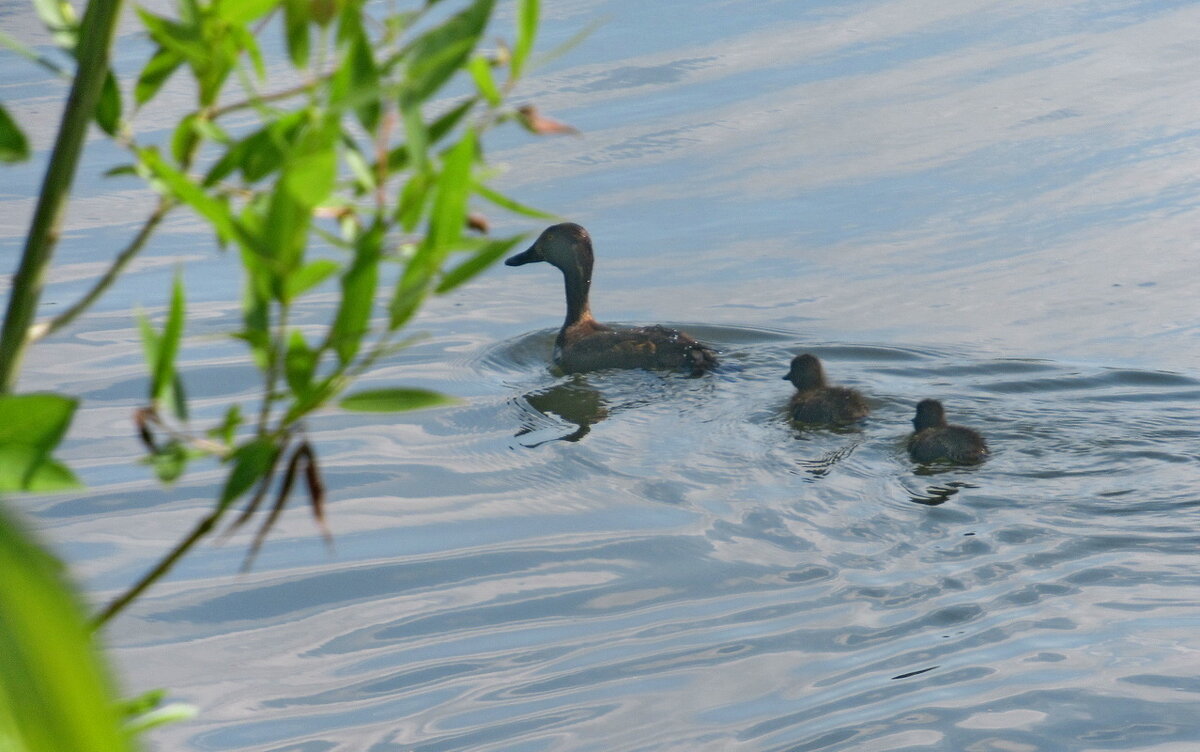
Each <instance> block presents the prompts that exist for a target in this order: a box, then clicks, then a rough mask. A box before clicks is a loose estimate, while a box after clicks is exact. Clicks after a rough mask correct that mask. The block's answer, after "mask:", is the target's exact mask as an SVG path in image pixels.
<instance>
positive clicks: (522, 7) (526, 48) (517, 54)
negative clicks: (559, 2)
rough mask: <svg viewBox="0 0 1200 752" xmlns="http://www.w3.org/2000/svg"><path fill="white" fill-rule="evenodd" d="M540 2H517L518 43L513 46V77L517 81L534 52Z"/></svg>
mask: <svg viewBox="0 0 1200 752" xmlns="http://www.w3.org/2000/svg"><path fill="white" fill-rule="evenodd" d="M539 5H540V3H539V2H538V0H518V2H517V42H516V44H515V45H514V46H513V52H512V63H510V65H511V69H510V70H511V71H512V72H511V77H512V80H514V81H515V80H517V79H518V78H520V77H521V73H522V72H523V71H524V70H525V61H526V60H528V59H529V53H530V52H531V51H532V50H533V41H534V39H535V38H537V28H538V15H539V12H540V8H539Z"/></svg>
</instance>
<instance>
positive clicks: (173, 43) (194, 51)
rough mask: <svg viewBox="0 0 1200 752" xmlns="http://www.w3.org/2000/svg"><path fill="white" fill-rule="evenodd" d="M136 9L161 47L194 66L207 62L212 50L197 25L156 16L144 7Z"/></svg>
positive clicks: (147, 29) (144, 24) (151, 35)
mask: <svg viewBox="0 0 1200 752" xmlns="http://www.w3.org/2000/svg"><path fill="white" fill-rule="evenodd" d="M135 10H137V14H138V17H139V18H141V19H142V25H143V26H145V27H146V31H147V32H148V33H149V34H150V37H151V38H152V39H153V40H154V41H155V42H157V43H158V45H159V47H162V48H164V49H167V50H170V51H172V52H174V53H175V54H177V55H179V56H180V57H181V58H183V59H185V60H187V61H188V62H189V63H191V64H192V66H193V67H196V66H204V65H205V64H206V62H207V61H208V59H209V56H210V55H211V54H212V50H211V49H209V48H208V47H206V46H205V44H204V40H203V39H201V37H200V34H199V30H198V29H197V28H196V27H194V26H191V25H185V24H182V23H179V22H178V21H172V20H171V19H169V18H163V17H162V16H156V15H154V14H153V13H151V12H149V11H147V10H144V9H142V8H136V9H135Z"/></svg>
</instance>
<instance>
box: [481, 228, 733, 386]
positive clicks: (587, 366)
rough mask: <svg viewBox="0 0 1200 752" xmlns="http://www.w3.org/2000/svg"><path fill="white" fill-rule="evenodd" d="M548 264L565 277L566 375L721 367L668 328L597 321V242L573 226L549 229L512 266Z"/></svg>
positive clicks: (562, 360)
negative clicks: (593, 295)
mask: <svg viewBox="0 0 1200 752" xmlns="http://www.w3.org/2000/svg"><path fill="white" fill-rule="evenodd" d="M537 261H545V262H546V263H548V264H550V265H551V266H555V267H558V269H559V270H560V271H561V272H562V274H563V282H564V284H565V286H566V293H567V318H566V320H565V321H564V322H563V325H562V329H560V330H559V332H558V337H557V338H556V339H555V341H554V363H555V365H557V366H558V367H559V368H560V369H561V370H562V371H563V372H564V373H583V372H586V371H596V370H600V369H603V368H644V369H651V370H654V369H670V370H682V371H687V372H689V373H690V374H691V375H692V376H699V375H701V374H703V373H704V372H706V371H710V370H712V369H713V368H715V367H716V365H717V354H716V352H714V351H713V349H712V348H711V347H708V346H707V345H705V344H702V343H700V342H698V341H696V340H695V339H693V338H692V337H690V336H688V335H687V334H684V333H683V332H680V331H676V330H675V329H669V328H667V327H665V326H658V325H655V326H638V327H617V326H609V325H606V324H601V323H600V322H598V321H596V319H595V318H593V317H592V311H591V307H590V305H589V303H588V294H589V293H590V291H591V286H592V264H593V256H592V238H591V236H590V235H588V232H587V230H585V229H583V227H581V226H579V225H577V224H575V223H573V222H563V223H562V224H557V225H553V226H551V227H547V228H546V229H545V230H543V231H542V234H541V235H539V236H538V239H537V240H536V241H534V243H533V245H532V246H530V247H529V248H528V249H526V250H525V251H522V252H521V253H518V254H517V255H515V256H512V257H511V258H508V259H506V260H505V262H504V263H505V265H507V266H522V265H524V264H532V263H534V262H537Z"/></svg>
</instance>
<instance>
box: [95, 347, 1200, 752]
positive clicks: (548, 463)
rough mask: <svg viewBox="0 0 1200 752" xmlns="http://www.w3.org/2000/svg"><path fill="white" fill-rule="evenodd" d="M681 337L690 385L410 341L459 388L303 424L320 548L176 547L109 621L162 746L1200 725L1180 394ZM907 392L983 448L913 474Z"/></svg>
mask: <svg viewBox="0 0 1200 752" xmlns="http://www.w3.org/2000/svg"><path fill="white" fill-rule="evenodd" d="M688 328H689V329H692V330H699V331H700V333H701V335H702V336H703V337H704V338H705V340H706V341H709V342H712V343H713V344H714V345H716V346H717V347H718V348H719V350H720V352H721V354H722V358H723V366H722V367H721V368H720V369H718V370H717V371H716V372H714V373H712V374H709V375H706V376H705V377H704V378H701V379H690V378H686V377H684V376H682V375H678V374H669V373H668V374H661V373H649V372H644V371H603V372H596V373H592V374H588V375H587V376H586V378H585V377H582V376H576V377H571V378H562V377H558V376H555V375H554V374H553V373H552V372H551V370H550V368H549V360H548V353H549V350H548V347H547V346H546V345H547V343H548V342H549V341H550V337H551V333H549V332H535V333H533V334H530V335H526V336H521V337H517V338H515V339H513V340H510V341H508V342H502V343H499V344H491V345H489V344H487V343H486V342H484V341H482V340H481V341H480V342H479V343H478V344H477V345H475V346H473V347H469V348H464V347H463V346H462V344H461V338H460V337H447V338H444V339H438V338H435V339H434V340H433V341H431V342H429V343H428V344H427V345H424V346H423V347H425V348H426V350H425V351H424V352H415V353H410V354H409V357H411V358H412V362H413V363H425V364H426V365H425V368H426V369H427V370H426V373H427V375H429V377H430V378H433V379H435V380H438V379H440V380H442V381H443V383H473V384H476V385H477V386H478V387H480V389H481V391H480V392H479V393H478V394H477V395H476V396H474V397H472V398H471V399H470V400H469V402H468V404H465V405H463V406H460V407H455V408H450V409H446V410H440V411H434V412H428V413H424V414H421V413H416V414H412V415H411V416H410V417H406V419H405V422H399V423H395V424H392V425H390V426H379V425H375V424H372V423H371V422H369V421H366V420H364V419H363V418H361V417H360V416H353V415H351V416H344V415H336V416H327V417H325V418H322V419H318V425H315V426H314V431H315V435H316V436H317V437H319V441H320V445H321V446H322V447H323V451H325V452H326V453H327V455H328V457H327V459H328V463H327V464H328V466H329V467H331V468H336V470H334V471H332V472H331V478H330V486H331V488H336V489H337V490H336V492H335V493H334V494H333V496H334V504H333V524H334V527H335V531H336V533H337V536H338V550H339V557H338V559H337V560H336V561H333V562H329V563H318V562H317V560H316V559H315V558H313V557H315V556H317V554H316V552H317V551H319V543H317V542H316V541H314V540H311V535H310V533H309V531H308V530H307V526H306V525H304V524H301V523H302V522H306V521H302V520H299V519H297V520H295V521H293V522H294V523H295V526H294V528H293V529H292V531H291V533H290V537H289V536H288V535H283V536H281V539H280V540H277V541H275V542H274V543H273V545H269V546H268V547H267V548H266V550H264V552H263V555H262V558H263V561H262V568H261V569H260V570H259V571H257V572H255V573H252V574H251V575H249V576H246V577H243V578H238V579H232V578H230V577H228V576H225V575H224V573H223V572H222V568H224V572H228V571H230V570H232V569H233V568H235V567H236V559H237V556H238V555H239V553H240V552H239V551H237V550H236V548H234V549H233V550H226V549H218V550H215V551H214V550H209V551H206V552H201V554H200V555H199V556H198V557H197V560H196V561H195V566H197V567H198V569H199V570H200V571H206V572H213V573H214V574H216V575H217V576H215V577H207V576H204V577H195V578H188V579H184V580H182V581H179V582H177V583H176V584H175V585H174V586H168V587H167V588H165V589H164V590H163V591H160V592H159V593H157V594H155V595H152V596H151V598H150V599H149V600H147V601H146V602H144V603H143V604H142V605H141V606H140V607H139V609H138V611H137V612H135V613H134V614H132V615H131V616H129V617H128V618H127V619H126V622H125V623H126V624H127V629H126V630H125V631H123V632H120V633H114V639H115V640H116V641H117V643H118V645H119V654H120V655H122V656H123V657H124V660H125V661H126V662H127V663H129V664H131V665H135V666H145V667H146V668H145V669H144V670H145V671H146V672H148V674H152V675H158V676H161V675H163V674H164V673H165V674H166V675H168V676H170V677H171V679H172V680H173V681H172V683H171V686H172V687H173V688H174V690H175V691H176V692H177V693H178V694H179V695H180V696H183V697H187V698H189V699H193V700H197V699H199V701H200V702H201V704H202V705H204V707H205V712H204V713H203V714H202V715H201V717H200V719H198V720H197V721H195V722H193V723H192V724H190V725H189V726H187V727H186V728H178V729H174V730H165V731H164V732H163V733H162V737H161V738H164V739H171V740H175V742H177V745H178V746H180V747H184V748H195V749H229V750H234V749H237V750H242V749H258V750H264V751H265V750H283V749H337V748H339V745H342V746H344V745H347V744H349V745H350V748H362V749H372V750H376V749H379V750H402V749H403V750H450V749H494V750H501V749H504V750H507V749H559V748H562V749H586V750H647V749H712V750H721V749H730V748H737V747H739V746H740V747H745V748H751V749H772V750H773V749H778V750H793V749H813V750H818V749H820V750H824V749H829V750H845V751H849V750H859V749H881V750H883V749H887V750H891V749H909V748H912V749H922V748H932V749H955V750H968V749H985V750H986V749H1024V748H1026V747H1023V746H1021V745H1027V748H1029V749H1034V750H1046V751H1047V752H1049V751H1050V750H1059V749H1080V750H1082V749H1091V748H1115V749H1142V748H1148V747H1151V746H1152V745H1156V744H1157V745H1160V746H1161V745H1168V746H1166V747H1165V748H1170V747H1169V745H1170V744H1182V743H1184V742H1188V741H1190V740H1193V739H1195V738H1196V731H1197V727H1196V726H1195V723H1194V720H1193V718H1194V706H1193V704H1192V702H1191V701H1190V700H1189V697H1190V695H1186V694H1185V695H1184V696H1176V695H1177V694H1178V693H1179V690H1178V689H1175V687H1177V686H1182V685H1179V682H1186V681H1188V679H1187V677H1188V676H1190V674H1191V671H1192V668H1194V667H1187V666H1188V665H1189V664H1187V663H1186V661H1184V662H1183V663H1181V662H1180V661H1181V659H1183V658H1184V657H1185V656H1183V655H1181V654H1180V652H1179V648H1178V647H1177V646H1179V645H1192V644H1193V642H1194V635H1195V634H1196V630H1195V627H1196V626H1198V625H1200V624H1198V622H1197V621H1196V619H1195V617H1194V614H1195V607H1196V602H1195V600H1196V599H1195V597H1194V595H1193V594H1194V593H1195V592H1198V591H1197V586H1198V585H1200V577H1198V576H1197V575H1195V574H1194V567H1193V566H1192V563H1193V559H1194V551H1195V546H1196V544H1197V542H1200V538H1198V536H1197V535H1196V533H1195V532H1194V525H1192V524H1191V522H1190V515H1191V513H1192V512H1194V511H1195V510H1196V509H1197V508H1198V507H1197V498H1196V494H1195V489H1196V488H1197V487H1198V483H1200V462H1198V460H1200V454H1198V453H1197V451H1196V449H1195V447H1196V446H1198V445H1200V442H1198V440H1200V407H1198V406H1197V405H1198V403H1197V401H1196V399H1195V397H1196V394H1197V391H1198V387H1200V382H1197V380H1196V379H1193V378H1191V377H1188V376H1185V375H1182V374H1176V373H1164V372H1161V371H1139V370H1136V369H1119V370H1113V369H1106V368H1103V367H1086V366H1081V365H1078V364H1071V363H1054V362H1051V361H1046V360H1039V361H1029V360H1009V359H1003V360H996V359H987V358H978V357H976V356H974V355H973V354H972V353H971V352H970V351H969V350H967V349H949V348H944V349H940V350H931V349H923V348H905V347H891V346H884V345H847V344H830V345H826V344H822V343H820V342H814V341H812V340H810V339H808V338H805V337H803V336H802V335H800V334H798V333H788V332H785V331H780V330H774V331H772V330H759V329H742V328H734V327H703V326H695V325H692V324H689V325H688ZM800 349H804V350H808V351H811V352H813V353H815V354H817V355H818V356H819V357H820V358H822V359H823V360H825V361H827V362H829V363H830V367H831V368H836V370H837V373H838V374H839V377H840V379H841V380H842V381H843V383H846V384H848V385H850V386H853V387H854V388H856V389H859V390H861V391H862V392H863V393H864V394H866V395H867V396H868V397H869V399H871V401H872V403H873V405H874V408H875V409H874V411H873V413H872V416H871V417H870V418H868V419H867V420H865V421H864V422H863V424H862V425H861V426H860V427H858V428H856V429H854V430H849V431H829V430H797V429H796V428H795V427H793V426H792V425H791V424H790V423H789V421H788V420H787V419H786V411H785V410H784V407H785V406H786V404H787V400H788V398H789V397H790V394H791V388H790V385H788V384H786V383H785V382H781V381H780V380H779V378H778V372H779V369H780V368H781V367H783V365H784V364H786V363H787V362H788V360H789V359H790V357H791V356H792V354H794V353H795V352H797V351H798V350H800ZM429 369H432V370H429ZM488 385H490V386H488ZM929 393H936V394H939V395H942V396H946V397H947V398H952V399H953V400H954V404H955V406H956V409H955V414H956V416H957V415H961V416H962V418H963V420H964V421H969V422H971V423H972V424H973V425H977V426H979V428H980V429H981V430H982V431H984V432H985V433H986V434H987V435H988V437H989V439H991V441H992V444H993V447H994V456H993V457H992V458H990V459H989V461H988V462H987V463H985V464H984V465H981V466H976V467H954V466H946V467H938V468H932V469H931V468H922V467H919V466H916V465H914V464H913V463H911V462H910V461H909V460H908V457H907V455H906V453H905V449H904V439H905V437H906V436H907V435H908V433H909V432H910V431H911V414H912V409H913V405H914V404H915V402H916V401H917V400H918V399H920V398H921V397H923V396H925V395H927V394H929ZM514 425H518V426H519V428H518V429H517V434H518V435H517V437H516V440H515V441H514V436H513V434H514ZM582 438H586V440H583V441H580V440H579V439H582ZM557 439H567V440H564V441H559V440H557ZM120 493H121V492H120V490H119V489H113V490H112V491H108V492H103V493H101V494H100V495H101V496H102V497H104V496H109V497H115V496H118V495H120ZM129 514H138V515H140V516H144V515H145V512H144V511H142V510H136V511H131V512H129ZM87 524H88V525H89V526H91V527H93V528H94V527H96V526H97V525H101V526H102V525H103V524H104V523H103V522H101V521H97V520H95V519H93V520H90V521H88V522H87ZM113 524H120V523H113ZM310 543H311V550H310V551H309V552H308V553H307V554H306V555H305V556H303V557H302V556H300V555H298V554H297V552H296V551H295V550H293V547H296V546H305V545H309V544H310ZM80 555H81V557H82V558H84V559H85V562H84V563H85V565H86V564H87V561H88V560H89V559H90V560H91V561H92V563H93V566H103V562H104V561H105V559H104V557H102V556H101V554H100V553H95V554H91V555H89V554H87V553H83V554H80ZM168 653H169V654H170V656H171V657H170V658H169V660H170V662H171V665H169V666H168V665H166V662H167V661H168V658H167V657H166V654H168ZM234 663H236V664H237V671H238V679H237V681H236V683H235V685H234V686H237V687H238V691H237V692H236V693H235V694H232V695H229V694H226V693H227V692H228V690H227V689H226V688H227V687H229V686H230V684H229V681H228V679H227V677H228V673H229V671H230V670H231V668H230V666H232V665H233V664H234ZM563 740H566V741H563ZM914 740H915V741H914ZM1097 740H1099V741H1097ZM1101 742H1103V743H1102V744H1101ZM1098 744H1099V745H1100V746H1099V747H1095V746H1094V745H1098ZM1181 748H1182V747H1181Z"/></svg>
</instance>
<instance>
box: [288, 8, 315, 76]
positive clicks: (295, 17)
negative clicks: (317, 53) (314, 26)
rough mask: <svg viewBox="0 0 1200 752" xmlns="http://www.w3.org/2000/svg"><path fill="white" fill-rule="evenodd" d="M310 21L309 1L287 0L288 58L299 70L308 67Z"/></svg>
mask: <svg viewBox="0 0 1200 752" xmlns="http://www.w3.org/2000/svg"><path fill="white" fill-rule="evenodd" d="M308 20H309V17H308V0H285V2H284V5H283V26H284V36H285V38H286V40H287V51H288V56H289V57H291V58H292V65H294V66H296V67H297V68H303V67H305V66H307V65H308V48H309V34H308Z"/></svg>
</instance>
